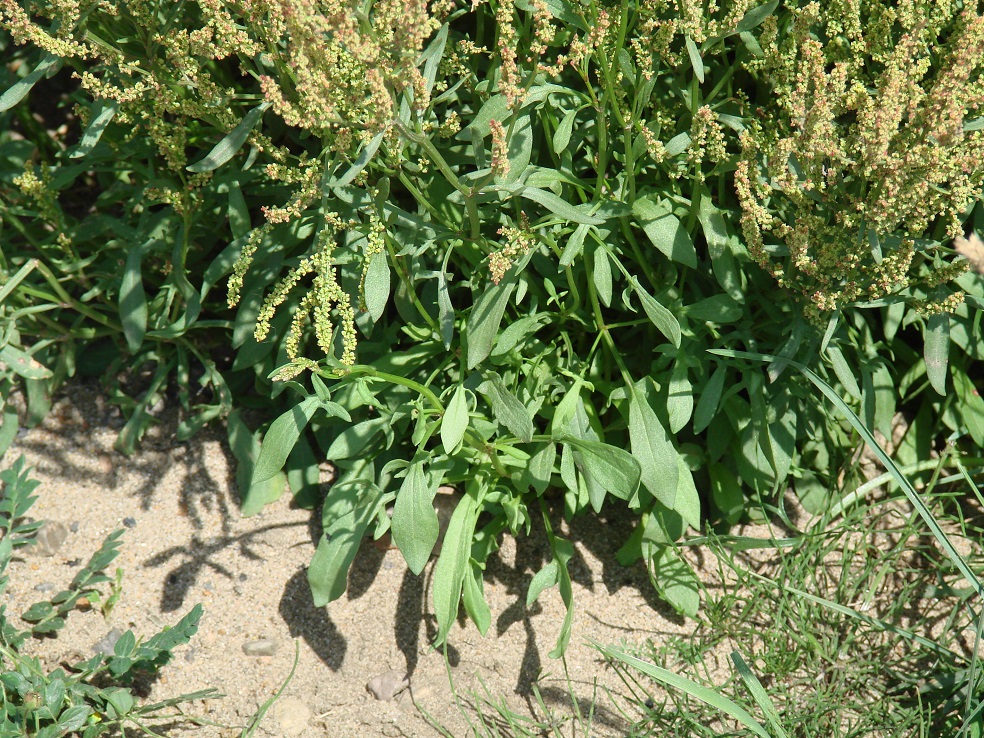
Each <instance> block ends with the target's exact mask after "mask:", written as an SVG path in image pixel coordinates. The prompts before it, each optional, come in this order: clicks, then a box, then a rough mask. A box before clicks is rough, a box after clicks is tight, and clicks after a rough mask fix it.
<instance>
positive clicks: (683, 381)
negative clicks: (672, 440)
mask: <svg viewBox="0 0 984 738" xmlns="http://www.w3.org/2000/svg"><path fill="white" fill-rule="evenodd" d="M693 390H694V388H693V385H692V384H690V377H689V369H688V367H687V363H686V361H684V359H683V357H682V356H678V357H677V361H676V364H674V366H673V373H672V374H671V375H670V382H669V385H668V391H669V394H668V396H667V402H666V411H667V414H668V415H669V419H670V433H679V432H680V429H681V428H683V426H685V425H686V424H687V423H688V422H689V421H690V416H691V415H692V414H693V412H694V391H693Z"/></svg>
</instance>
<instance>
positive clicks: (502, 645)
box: [3, 383, 723, 738]
mask: <svg viewBox="0 0 984 738" xmlns="http://www.w3.org/2000/svg"><path fill="white" fill-rule="evenodd" d="M121 423H122V420H121V418H120V416H119V414H118V411H117V410H116V409H115V408H113V407H112V406H110V405H109V404H108V403H106V402H105V401H104V400H103V399H102V398H101V397H100V396H99V394H98V390H97V388H96V387H94V386H91V385H85V384H78V383H76V384H72V385H70V386H69V387H67V388H66V390H65V391H64V393H63V396H62V398H61V399H60V400H59V401H58V402H57V404H56V406H55V408H54V410H53V412H52V413H51V414H50V415H49V416H48V418H47V419H46V420H45V421H44V422H43V423H42V424H41V425H40V426H39V427H37V428H34V429H32V430H30V431H25V432H23V433H22V434H21V435H20V436H19V437H18V439H17V441H16V443H15V445H14V447H13V448H11V449H10V451H9V452H8V454H7V456H6V458H5V459H4V462H3V463H4V465H8V464H10V463H11V462H12V461H13V460H14V459H16V458H17V456H18V455H20V454H24V455H25V456H26V457H27V460H28V462H29V463H30V464H31V465H33V466H34V476H35V478H37V479H38V480H39V481H40V482H41V486H40V487H39V489H38V493H39V495H40V497H39V500H38V502H37V503H36V505H35V507H34V509H33V515H34V516H35V517H36V518H38V519H43V520H46V521H57V522H60V523H63V524H64V525H65V526H68V527H69V530H70V531H73V532H70V533H69V535H68V537H67V539H66V540H65V541H64V543H63V544H62V545H61V546H60V547H59V548H58V549H57V551H55V553H54V555H52V556H39V555H37V554H36V553H32V554H28V555H25V556H24V558H23V559H21V560H17V561H15V562H14V564H13V565H12V568H11V571H10V574H11V582H10V586H9V589H8V592H7V594H6V596H5V599H4V601H5V602H6V603H7V605H8V612H10V613H19V612H21V611H23V609H25V608H26V607H27V606H28V605H30V604H31V603H32V602H34V601H36V600H38V599H41V598H42V595H41V592H42V591H44V590H45V588H51V587H52V585H54V586H55V587H57V588H58V589H61V588H62V586H63V585H65V584H67V583H68V582H69V581H70V580H71V578H72V576H73V575H74V573H75V572H76V571H77V570H78V567H79V566H80V564H82V563H84V562H85V561H86V560H88V557H89V556H90V555H91V554H92V552H94V551H95V550H96V549H97V547H98V546H99V545H100V543H101V541H102V540H103V538H104V537H105V536H106V535H107V534H109V533H110V532H111V531H113V530H115V529H117V528H119V527H121V526H124V527H126V528H127V530H126V534H125V537H124V545H123V548H122V552H121V555H120V556H119V558H118V559H117V565H119V566H121V567H122V568H123V569H124V572H125V576H124V580H123V594H122V598H121V600H120V602H119V604H118V605H117V606H116V607H115V609H114V610H113V611H112V613H111V615H110V617H109V619H108V620H106V619H104V618H103V617H102V615H101V614H100V613H98V612H96V611H90V612H75V613H73V614H72V616H71V617H70V618H69V622H68V626H67V627H66V628H65V629H64V630H63V631H62V632H61V633H60V635H59V636H58V637H57V638H55V639H50V640H44V641H32V642H31V643H30V645H29V646H28V648H29V649H31V650H32V652H34V653H36V654H37V655H39V656H41V657H42V658H43V659H45V660H46V663H48V664H49V665H51V664H54V663H57V661H58V660H60V659H62V658H65V657H69V656H72V655H82V656H84V657H86V658H88V656H89V655H90V654H91V653H92V649H93V646H94V645H95V644H96V643H97V642H98V641H100V639H103V638H104V637H105V636H106V634H107V633H108V632H109V631H111V630H112V629H113V628H117V629H120V630H125V629H128V628H132V629H133V630H134V631H135V633H136V634H137V635H138V636H143V637H148V636H150V635H152V634H153V633H155V632H157V631H158V630H159V629H160V627H162V626H164V625H167V624H171V623H174V622H176V621H177V620H178V619H179V618H180V617H181V616H183V615H184V614H185V613H186V612H187V611H188V610H190V609H191V608H192V607H193V606H194V605H195V604H196V603H202V604H203V605H204V608H205V614H204V617H203V618H202V621H201V627H200V630H199V633H198V635H197V636H196V637H195V638H194V639H193V640H192V642H191V643H190V644H189V645H187V646H184V647H182V648H180V649H179V650H178V652H177V653H176V658H175V659H174V661H173V662H172V663H171V664H169V665H168V666H167V667H166V668H165V669H164V670H163V672H162V674H161V676H160V677H159V679H158V680H157V681H156V682H155V683H154V684H153V687H152V693H151V694H150V695H149V696H150V698H151V699H162V698H166V697H172V696H176V695H179V694H182V693H186V692H192V691H195V690H199V689H203V688H207V687H214V688H216V689H218V690H219V691H220V692H222V693H224V694H225V695H226V697H225V698H224V699H221V700H210V701H208V702H207V703H202V702H198V703H194V704H193V705H191V706H190V707H189V708H188V712H191V713H194V714H196V715H200V716H204V717H206V718H208V719H209V720H211V721H213V722H215V723H219V724H221V725H224V726H229V727H204V728H194V727H193V728H190V729H183V728H179V727H169V728H167V730H165V731H164V733H165V734H166V735H169V736H184V735H192V734H194V735H205V736H211V735H214V736H232V735H238V734H239V730H241V728H242V726H243V725H244V724H246V723H247V722H248V721H249V719H250V717H251V716H252V715H253V714H254V712H255V711H256V710H257V707H258V706H259V705H260V704H262V703H263V702H264V701H265V700H267V699H268V698H269V697H270V696H271V695H272V694H273V693H274V692H275V691H276V690H277V688H278V687H279V685H280V684H281V683H282V682H283V680H284V679H285V678H286V676H287V674H288V673H289V671H290V668H291V665H292V663H293V658H294V651H295V648H294V642H295V641H296V642H297V643H298V644H299V649H300V658H299V663H298V666H297V671H296V674H295V676H294V678H293V680H292V681H291V683H290V685H289V686H288V687H287V689H286V691H285V693H284V699H282V700H281V701H280V702H279V703H278V704H277V705H275V706H274V707H273V708H272V709H271V711H270V713H268V715H267V717H266V719H265V720H264V721H263V723H262V725H261V727H260V730H259V731H258V733H257V735H274V736H279V735H284V736H295V737H297V736H299V737H302V738H304V737H313V736H324V735H330V736H350V735H351V736H377V735H382V736H431V735H438V734H439V733H438V731H437V730H436V729H435V728H434V727H433V726H432V725H431V724H429V723H428V721H427V720H426V719H425V717H424V716H423V714H422V712H421V710H420V709H419V708H423V709H424V710H426V712H427V713H429V714H430V715H431V716H432V718H433V719H434V720H435V721H436V722H437V723H438V724H440V725H441V726H443V727H444V729H445V730H447V731H448V733H450V734H451V735H454V736H464V735H470V734H471V732H472V731H471V729H470V727H469V720H471V721H474V720H475V713H474V711H473V708H472V703H473V697H474V693H478V694H484V689H483V686H482V685H483V684H484V685H485V687H487V688H488V690H489V692H490V693H491V695H492V696H493V697H494V698H495V699H497V700H505V701H506V702H507V703H508V704H509V706H510V708H511V709H513V710H515V711H516V712H518V713H520V714H526V715H530V714H533V715H538V716H539V715H541V714H542V710H541V709H540V708H539V707H538V706H537V705H536V701H535V698H534V696H533V685H534V684H536V685H537V686H538V688H539V690H540V692H541V693H542V695H543V698H544V701H545V703H546V704H547V706H548V707H549V708H551V710H553V711H556V713H557V714H558V715H560V716H561V717H563V716H568V717H569V716H570V714H571V712H572V707H571V701H570V699H569V697H568V690H567V686H566V683H565V681H564V678H563V667H562V664H561V663H560V662H558V661H555V660H553V659H550V658H548V656H547V654H548V652H549V651H550V650H552V648H553V645H554V641H555V639H556V636H557V632H558V629H559V627H560V624H561V622H562V620H563V613H564V610H563V605H562V603H561V601H560V596H559V594H558V593H557V591H556V589H554V590H548V591H547V592H545V593H544V594H543V595H541V598H540V602H539V603H536V604H534V606H533V607H531V608H529V609H527V608H526V607H525V604H524V602H525V594H526V590H527V586H528V584H529V582H530V579H531V577H532V575H533V574H534V573H535V572H536V571H537V570H538V569H539V568H540V567H541V566H542V564H543V563H544V562H545V561H546V560H547V559H546V557H547V555H548V550H547V546H546V542H545V540H544V538H543V536H542V535H538V531H536V530H534V532H533V535H531V536H530V537H528V538H524V539H523V540H520V541H518V542H516V541H513V540H511V539H508V538H507V539H505V540H504V541H503V544H502V548H501V551H500V552H499V554H498V555H497V556H495V557H494V559H493V560H492V561H491V562H490V564H489V569H488V576H487V581H486V593H487V597H488V600H489V603H490V605H491V608H492V613H493V624H492V628H491V629H490V632H489V634H488V635H487V636H485V637H482V636H481V635H480V634H479V633H478V631H477V630H476V629H475V627H474V626H473V625H472V624H470V623H466V622H465V621H464V620H462V621H460V622H459V625H458V626H457V627H456V628H455V629H454V630H453V632H452V634H451V636H450V639H449V642H450V648H449V649H448V655H449V662H450V665H451V666H450V671H451V674H452V675H453V683H454V686H455V688H456V690H457V692H458V695H459V697H460V698H461V706H459V705H457V704H456V701H455V698H454V695H453V694H452V690H451V687H450V686H449V680H448V676H447V671H446V668H447V667H446V665H445V661H444V656H443V654H442V653H440V652H437V651H435V650H434V649H433V648H432V647H431V646H430V642H431V639H432V638H433V635H434V619H433V617H432V616H431V614H430V602H429V591H428V588H429V584H430V582H429V573H430V572H429V569H428V570H425V572H424V576H423V577H416V576H414V575H413V574H412V573H410V572H409V571H408V570H407V568H406V565H405V563H404V562H403V559H402V557H401V556H400V553H399V552H398V551H395V550H389V551H380V550H377V549H376V548H375V547H373V546H372V545H369V544H364V545H363V548H362V549H361V551H360V554H359V556H358V557H357V559H356V562H355V564H354V566H353V569H352V571H351V573H350V580H349V589H348V593H347V594H346V595H345V596H344V597H343V598H341V599H340V600H338V601H336V602H333V603H331V604H330V605H329V606H328V607H326V608H320V609H319V608H315V607H314V605H313V603H312V600H311V595H310V592H309V590H308V585H307V581H306V578H305V567H306V565H307V564H308V562H309V561H310V558H311V555H312V553H313V551H314V541H316V540H317V538H318V536H319V535H320V532H321V531H320V522H319V517H320V515H319V514H314V515H312V513H311V512H309V511H305V510H302V509H298V508H296V507H294V506H292V504H291V499H290V496H289V494H288V495H285V496H284V497H283V498H282V499H281V500H280V501H279V502H278V503H276V504H273V505H271V506H269V507H268V508H266V509H265V510H264V511H263V512H262V513H261V514H259V515H256V516H254V517H251V518H246V519H244V518H242V517H240V515H239V512H238V502H237V499H236V490H235V484H234V476H235V474H234V472H235V465H234V460H233V459H232V458H230V455H229V451H228V448H227V446H226V444H225V442H224V437H223V435H222V431H221V429H219V428H215V429H209V430H207V431H205V432H203V433H202V434H200V435H199V436H197V437H196V438H194V439H192V440H191V441H189V442H187V443H178V442H176V441H175V440H174V437H173V430H174V427H175V423H174V418H173V417H170V416H169V415H168V413H167V412H165V413H164V414H163V415H162V422H161V424H160V425H159V426H157V427H156V428H155V429H153V430H152V431H151V433H150V434H149V436H148V437H147V438H146V440H145V441H144V443H143V445H142V447H141V450H140V451H139V453H138V454H137V455H136V456H134V457H133V458H125V457H123V456H121V455H119V454H117V453H116V452H115V451H113V441H114V439H115V437H116V433H117V432H118V429H119V427H120V425H121ZM558 522H559V521H558ZM629 524H630V523H629V520H628V519H625V520H609V521H599V520H597V519H593V520H592V519H585V520H583V521H578V522H577V523H576V525H575V526H574V530H573V531H571V534H572V535H573V537H574V538H575V540H576V541H577V543H576V549H577V556H576V559H575V561H574V562H573V565H572V575H573V577H574V579H575V582H576V584H575V602H576V617H575V625H574V637H573V638H572V641H571V645H570V649H569V651H568V655H567V665H568V668H569V671H570V675H571V678H572V680H573V686H574V692H575V694H576V695H577V697H578V699H579V700H580V701H581V702H582V704H584V705H585V706H586V705H588V704H590V702H591V697H592V693H593V691H594V689H595V682H597V683H598V684H599V685H602V686H608V687H611V688H612V689H613V690H614V691H615V692H616V693H621V694H624V692H625V688H624V687H623V686H622V685H621V683H620V682H619V681H618V679H617V677H616V675H615V674H614V673H613V672H612V671H611V670H610V669H609V668H607V667H606V665H605V664H604V662H603V660H602V659H601V658H600V657H599V655H598V653H597V652H596V651H595V650H593V649H592V648H591V647H590V646H589V645H588V644H587V640H588V639H594V640H596V641H599V642H601V643H620V642H623V643H627V644H631V645H638V644H641V643H642V641H643V640H644V639H645V638H647V637H651V638H654V639H656V640H657V641H661V640H665V639H668V638H670V637H672V636H674V635H678V636H684V637H685V636H687V635H688V634H690V633H691V632H692V631H693V629H694V627H695V624H694V623H693V622H690V621H685V620H684V619H682V618H680V617H678V616H677V615H675V614H674V613H673V612H672V611H671V610H669V609H668V608H667V607H666V606H665V605H663V604H662V603H660V602H659V601H658V600H657V599H656V597H655V595H654V593H653V591H652V589H651V586H650V584H649V582H648V578H647V576H646V572H645V569H644V568H643V567H642V566H641V565H637V566H635V567H631V568H628V569H626V568H624V567H621V566H619V565H618V564H617V563H616V562H615V559H614V553H615V550H616V549H617V547H618V545H619V544H620V543H621V542H622V541H624V540H625V536H626V535H627V532H628V530H629ZM698 563H701V564H702V565H703V566H704V567H705V572H704V573H705V575H706V576H707V577H708V581H710V580H711V579H713V572H714V568H715V567H714V562H713V561H709V560H703V559H702V560H701V562H698ZM110 573H112V572H110ZM260 639H268V640H270V641H272V642H273V644H274V645H275V648H276V650H275V653H273V655H259V656H257V655H247V653H245V652H244V649H243V647H244V645H247V647H248V644H250V643H252V642H255V641H258V640H260ZM254 645H255V644H254ZM266 645H267V646H269V644H266ZM391 670H393V671H395V672H396V673H395V674H393V675H391V676H393V677H396V679H397V681H399V679H400V677H402V676H403V675H404V674H406V675H407V677H408V680H409V684H410V687H409V689H408V690H405V691H404V692H402V693H401V694H400V695H399V696H398V697H397V698H396V699H393V700H391V701H381V700H377V699H376V698H374V697H373V696H372V695H371V694H370V693H369V691H368V690H367V684H368V683H369V682H370V681H371V680H372V679H373V678H374V677H377V676H379V675H383V674H385V673H386V672H389V671H391ZM722 678H723V675H722ZM621 704H622V706H623V707H626V704H625V703H624V702H622V703H621ZM628 709H629V713H628V714H629V717H630V718H632V719H636V718H638V716H639V715H638V713H633V712H632V711H631V708H628ZM628 725H629V722H628V721H627V720H626V718H625V716H623V715H620V714H619V712H618V709H617V707H616V704H615V703H613V702H612V701H611V700H610V699H608V698H606V697H604V696H602V697H601V699H599V701H598V705H597V707H596V713H595V720H594V725H593V728H592V731H591V735H593V736H616V735H625V732H626V729H627V728H628ZM503 734H505V735H508V734H509V732H508V731H505V732H504V733H503ZM564 734H565V735H575V734H576V735H580V734H581V733H580V732H579V730H578V729H576V728H575V726H574V725H573V724H571V725H568V726H567V727H566V728H565V729H564Z"/></svg>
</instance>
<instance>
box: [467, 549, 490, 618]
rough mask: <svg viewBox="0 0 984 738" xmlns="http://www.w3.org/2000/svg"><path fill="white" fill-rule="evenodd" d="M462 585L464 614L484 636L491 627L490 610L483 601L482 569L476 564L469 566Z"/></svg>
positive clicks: (487, 604)
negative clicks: (465, 613) (466, 614)
mask: <svg viewBox="0 0 984 738" xmlns="http://www.w3.org/2000/svg"><path fill="white" fill-rule="evenodd" d="M463 585H464V586H463V591H462V599H463V600H464V603H465V612H467V613H468V617H470V618H471V619H472V622H473V623H475V626H476V627H477V628H478V632H479V633H481V634H482V635H483V636H484V635H485V634H486V633H488V632H489V626H490V625H492V610H491V609H490V608H489V603H488V602H486V600H485V582H484V581H483V579H482V569H481V568H480V567H479V566H478V565H477V564H474V563H472V564H471V566H470V567H469V571H468V572H467V573H466V574H465V579H464V583H463Z"/></svg>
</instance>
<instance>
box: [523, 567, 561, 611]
mask: <svg viewBox="0 0 984 738" xmlns="http://www.w3.org/2000/svg"><path fill="white" fill-rule="evenodd" d="M559 581H560V567H559V565H558V564H557V560H556V559H554V560H553V561H551V562H550V563H549V564H547V565H546V566H544V567H543V568H542V569H540V571H538V572H537V573H536V574H534V575H533V578H532V579H531V580H530V586H529V589H527V590H526V606H527V607H529V606H530V605H532V604H533V603H534V602H536V600H537V598H538V597H539V596H540V595H541V594H542V593H543V591H544V590H546V589H550V588H551V587H553V586H554V585H556V584H557V582H559Z"/></svg>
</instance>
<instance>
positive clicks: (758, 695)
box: [731, 651, 788, 738]
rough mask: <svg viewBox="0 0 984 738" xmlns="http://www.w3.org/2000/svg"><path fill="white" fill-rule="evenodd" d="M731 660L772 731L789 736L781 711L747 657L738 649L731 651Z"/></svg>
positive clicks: (776, 737)
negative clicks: (747, 661) (778, 710)
mask: <svg viewBox="0 0 984 738" xmlns="http://www.w3.org/2000/svg"><path fill="white" fill-rule="evenodd" d="M731 660H732V661H733V662H734V664H735V668H736V669H737V670H738V675H739V676H740V677H741V679H742V681H743V682H745V686H746V687H748V691H749V692H751V693H752V698H753V699H754V700H755V703H756V704H757V705H758V706H759V709H761V710H762V712H763V713H765V719H766V720H767V721H768V723H769V727H770V728H771V729H772V733H773V735H774V736H775V738H788V734H787V733H786V731H785V730H783V727H782V721H781V720H780V719H779V713H778V712H776V708H775V706H774V705H773V704H772V700H770V699H769V695H768V694H767V693H766V691H765V687H763V686H762V682H760V681H759V680H758V677H757V676H755V674H754V673H753V672H752V670H751V669H749V668H748V664H746V663H745V659H743V658H742V657H741V654H740V653H738V652H737V651H732V652H731Z"/></svg>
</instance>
